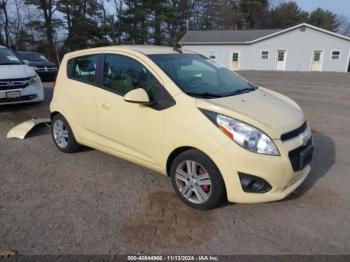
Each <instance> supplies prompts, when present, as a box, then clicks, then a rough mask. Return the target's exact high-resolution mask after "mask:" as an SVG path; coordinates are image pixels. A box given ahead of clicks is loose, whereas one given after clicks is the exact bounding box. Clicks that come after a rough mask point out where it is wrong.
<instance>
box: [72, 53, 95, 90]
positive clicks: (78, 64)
mask: <svg viewBox="0 0 350 262" xmlns="http://www.w3.org/2000/svg"><path fill="white" fill-rule="evenodd" d="M97 57H98V55H88V56H80V57H76V58H72V59H70V60H68V63H67V76H68V78H71V79H74V80H78V81H82V82H87V83H96V68H97Z"/></svg>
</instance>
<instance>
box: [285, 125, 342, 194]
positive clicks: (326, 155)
mask: <svg viewBox="0 0 350 262" xmlns="http://www.w3.org/2000/svg"><path fill="white" fill-rule="evenodd" d="M313 140H314V147H315V150H314V156H313V161H312V162H311V172H310V174H309V176H308V177H307V178H306V180H305V181H304V183H303V184H301V185H300V187H299V188H297V189H296V190H295V191H294V192H293V193H292V194H291V195H290V196H288V197H287V198H286V199H285V200H286V201H288V200H293V199H297V198H300V197H302V196H303V195H304V194H305V193H306V192H307V191H309V190H310V189H311V188H312V187H313V186H314V185H315V184H316V183H317V181H318V180H319V179H320V178H322V177H324V176H326V175H327V173H328V171H329V170H330V169H331V168H332V166H333V165H334V164H335V157H336V146H335V144H334V141H333V140H332V138H331V137H329V136H328V135H326V134H323V133H320V132H317V131H313Z"/></svg>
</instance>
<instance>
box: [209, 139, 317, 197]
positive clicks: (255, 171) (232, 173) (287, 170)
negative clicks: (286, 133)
mask: <svg viewBox="0 0 350 262" xmlns="http://www.w3.org/2000/svg"><path fill="white" fill-rule="evenodd" d="M311 141H312V140H311ZM230 142H231V141H230ZM274 143H275V144H276V146H277V147H278V149H279V151H280V154H281V155H280V156H269V155H261V154H256V153H252V152H249V151H247V150H245V149H242V148H240V147H239V146H238V145H236V144H235V143H234V142H231V143H228V144H227V145H225V146H224V147H223V148H222V149H221V150H220V151H218V152H217V153H216V154H215V155H214V157H213V158H214V159H213V160H214V162H215V163H216V164H217V166H218V168H219V170H220V172H221V174H222V176H223V179H224V182H225V185H226V192H227V198H228V201H230V202H235V203H260V202H270V201H276V200H280V199H283V198H285V197H286V196H288V195H289V194H290V193H292V192H293V191H294V190H295V189H296V188H297V187H298V186H299V185H300V184H301V183H302V182H303V181H304V180H305V178H306V177H307V176H308V174H309V173H310V170H311V168H310V165H309V164H308V165H306V166H303V168H302V169H301V170H299V171H294V170H293V166H292V163H291V160H290V158H289V152H291V151H293V150H295V149H296V148H299V147H302V145H301V142H300V140H299V139H294V140H290V141H287V142H282V141H281V140H275V141H274ZM238 173H245V174H250V175H253V176H256V177H259V178H262V179H264V180H265V181H266V182H268V183H269V184H270V185H271V190H269V191H268V192H266V193H249V192H245V191H244V190H243V188H242V185H241V181H240V178H239V175H238Z"/></svg>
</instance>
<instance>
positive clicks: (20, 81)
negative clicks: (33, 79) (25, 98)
mask: <svg viewBox="0 0 350 262" xmlns="http://www.w3.org/2000/svg"><path fill="white" fill-rule="evenodd" d="M29 82H30V78H29V77H27V78H17V79H0V91H3V90H13V89H23V88H25V87H27V86H28V85H29Z"/></svg>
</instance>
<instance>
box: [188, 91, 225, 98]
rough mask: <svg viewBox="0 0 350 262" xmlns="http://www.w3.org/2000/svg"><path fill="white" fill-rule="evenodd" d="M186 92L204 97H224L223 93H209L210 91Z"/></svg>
mask: <svg viewBox="0 0 350 262" xmlns="http://www.w3.org/2000/svg"><path fill="white" fill-rule="evenodd" d="M186 94H188V95H190V96H199V97H204V98H218V97H222V95H218V94H213V93H208V92H204V93H191V92H186Z"/></svg>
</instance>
